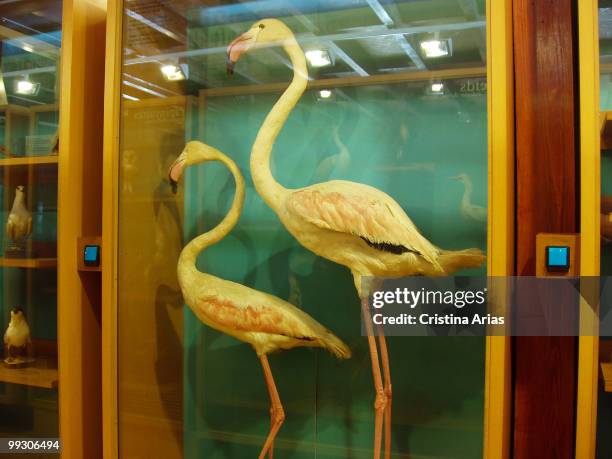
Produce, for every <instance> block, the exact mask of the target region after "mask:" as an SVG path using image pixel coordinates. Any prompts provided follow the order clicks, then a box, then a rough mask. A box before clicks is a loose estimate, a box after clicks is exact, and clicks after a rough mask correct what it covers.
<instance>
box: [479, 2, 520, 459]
mask: <svg viewBox="0 0 612 459" xmlns="http://www.w3.org/2000/svg"><path fill="white" fill-rule="evenodd" d="M487 73H488V91H487V98H488V101H487V103H488V107H487V108H488V120H489V122H488V136H489V209H488V211H489V212H488V214H489V219H488V235H489V237H488V245H487V249H488V250H487V253H488V257H487V272H488V273H489V276H511V275H513V273H514V240H515V238H514V76H513V75H514V65H513V33H512V1H511V0H487ZM485 368H486V375H485V425H484V457H485V458H491V459H498V458H499V459H505V458H507V457H509V456H510V438H511V435H510V433H511V419H510V414H511V412H512V409H511V408H512V381H511V374H512V370H511V368H512V367H511V339H510V337H509V336H489V337H487V350H486V367H485Z"/></svg>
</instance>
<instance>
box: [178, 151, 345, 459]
mask: <svg viewBox="0 0 612 459" xmlns="http://www.w3.org/2000/svg"><path fill="white" fill-rule="evenodd" d="M206 161H220V162H221V163H223V164H225V166H226V167H227V168H228V169H229V170H230V172H231V173H232V175H233V176H234V180H235V182H236V194H235V196H234V200H233V202H232V206H231V209H230V211H229V212H228V214H227V215H226V216H225V218H223V220H222V221H221V222H220V223H219V224H218V225H217V226H216V227H215V228H214V229H212V230H210V231H208V232H206V233H204V234H202V235H200V236H198V237H196V238H195V239H193V240H192V241H191V242H189V243H188V244H187V245H186V246H185V248H184V249H183V250H182V251H181V254H180V256H179V261H178V266H177V274H178V281H179V284H180V286H181V291H182V292H183V297H184V299H185V303H187V305H188V306H189V307H190V308H191V310H192V311H193V312H194V314H195V315H196V316H197V317H198V319H200V320H201V321H202V322H203V323H205V324H206V325H208V326H209V327H212V328H214V329H216V330H219V331H221V332H223V333H226V334H228V335H230V336H233V337H234V338H236V339H238V340H240V341H244V342H246V343H249V344H250V345H251V346H253V348H254V349H255V352H256V353H257V356H258V357H259V359H260V361H261V365H262V367H263V372H264V377H265V380H266V385H267V386H268V393H269V395H270V400H271V408H270V418H271V426H270V432H269V434H268V437H267V439H266V442H265V443H264V446H263V448H262V450H261V454H260V455H259V459H263V458H264V457H265V455H266V453H268V452H269V454H270V458H271V457H272V454H273V448H274V439H275V437H276V434H277V433H278V431H279V429H280V427H281V425H282V423H283V421H284V419H285V412H284V410H283V406H282V404H281V401H280V397H279V395H278V391H277V389H276V384H275V383H274V378H273V376H272V371H271V369H270V365H269V363H268V357H267V355H268V354H269V353H271V352H274V351H277V350H280V349H291V348H294V347H321V348H324V349H327V350H328V351H330V352H331V353H332V354H334V355H335V356H336V357H338V358H341V359H348V358H349V357H350V356H351V351H350V349H349V348H348V346H346V344H344V343H343V342H342V341H341V340H340V339H339V338H337V337H336V336H335V335H334V334H333V333H332V332H330V331H329V330H328V329H326V328H325V327H324V326H323V325H321V324H320V323H318V322H317V321H316V320H314V319H313V318H312V317H310V316H309V315H308V314H306V313H305V312H304V311H302V310H300V309H298V308H296V307H295V306H293V305H292V304H290V303H287V302H286V301H283V300H281V299H280V298H277V297H275V296H272V295H268V294H267V293H263V292H259V291H257V290H254V289H252V288H249V287H245V286H244V285H240V284H237V283H235V282H230V281H227V280H223V279H219V278H218V277H215V276H212V275H210V274H206V273H203V272H200V271H198V269H197V268H196V259H197V256H198V254H199V253H201V252H202V251H204V250H205V249H206V248H207V247H210V246H211V245H214V244H216V243H217V242H219V241H221V240H222V239H223V238H224V237H225V236H226V235H227V234H228V233H229V232H230V231H231V230H232V229H233V228H234V227H235V226H236V223H237V222H238V219H239V218H240V214H241V212H242V206H243V204H244V188H245V186H244V179H243V177H242V174H241V173H240V170H239V169H238V167H237V166H236V164H235V163H234V162H233V161H232V160H231V159H230V158H228V157H227V156H226V155H224V154H223V153H221V152H220V151H219V150H216V149H215V148H213V147H210V146H208V145H206V144H203V143H202V142H197V141H193V142H189V143H188V144H187V145H186V146H185V149H184V150H183V152H182V153H181V154H180V156H179V157H178V158H177V159H176V160H175V161H174V163H173V164H172V165H171V166H170V170H169V178H170V183H171V185H172V188H173V190H176V186H177V182H178V181H179V180H180V179H181V177H182V176H183V171H184V170H185V168H186V167H188V166H190V165H192V164H196V163H200V162H206Z"/></svg>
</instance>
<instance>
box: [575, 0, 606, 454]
mask: <svg viewBox="0 0 612 459" xmlns="http://www.w3.org/2000/svg"><path fill="white" fill-rule="evenodd" d="M579 14H580V21H581V35H580V43H581V49H584V50H585V53H584V58H583V59H581V62H580V71H581V118H582V119H581V123H582V125H583V126H588V128H586V129H584V133H582V134H581V138H582V139H581V142H582V152H581V155H582V158H581V163H582V165H581V168H582V170H583V171H582V172H581V195H582V196H581V206H582V207H583V209H582V218H581V221H582V223H581V226H582V235H581V238H582V243H581V246H582V247H581V250H582V251H584V252H585V254H586V256H584V255H583V256H582V258H583V259H582V262H581V265H582V269H581V274H582V275H583V276H595V275H600V276H601V279H600V283H601V284H602V286H601V288H602V291H603V295H604V296H602V301H601V302H600V303H599V304H598V306H599V308H598V309H596V310H595V320H593V319H591V317H590V314H589V313H587V314H584V313H583V314H582V317H581V321H582V326H583V328H584V327H585V326H586V327H590V326H591V322H592V323H593V324H595V325H594V327H593V328H594V329H595V332H594V333H590V334H589V335H593V336H582V337H581V338H580V361H579V363H580V365H579V387H578V390H579V393H578V397H579V398H578V413H577V416H578V421H577V426H579V427H578V432H577V443H576V444H577V456H576V457H596V458H604V457H609V456H610V454H612V442H610V435H609V432H610V429H612V396H611V391H612V340H611V339H610V336H609V333H608V332H607V331H606V330H604V328H603V327H604V324H605V322H606V321H605V320H604V318H605V317H607V315H608V314H609V312H610V306H609V304H607V303H606V302H605V301H604V300H603V298H607V296H605V292H606V290H607V289H608V285H609V283H610V276H611V275H612V258H611V257H612V250H611V249H612V245H611V244H610V241H611V239H612V188H611V187H610V185H611V184H612V181H611V180H612V161H611V157H610V151H611V150H612V142H611V140H612V124H610V123H611V122H612V78H611V75H612V67H611V63H612V60H611V59H612V50H611V48H610V44H611V40H610V38H611V37H612V22H611V18H612V3H611V2H609V1H605V0H593V1H591V2H584V5H581V9H580V10H579ZM593 63H595V65H593ZM594 114H596V115H594ZM593 215H597V216H598V217H597V218H593ZM600 320H601V324H600Z"/></svg>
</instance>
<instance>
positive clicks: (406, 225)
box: [286, 184, 438, 264]
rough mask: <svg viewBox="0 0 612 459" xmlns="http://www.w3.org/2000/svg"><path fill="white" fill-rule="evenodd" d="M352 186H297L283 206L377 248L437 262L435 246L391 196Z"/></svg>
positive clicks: (325, 226)
mask: <svg viewBox="0 0 612 459" xmlns="http://www.w3.org/2000/svg"><path fill="white" fill-rule="evenodd" d="M354 185H358V184H354ZM354 188H355V189H356V192H355V193H351V192H350V191H349V192H344V191H338V190H330V191H325V190H318V189H309V188H306V189H303V190H299V191H296V192H294V193H293V194H292V195H291V196H290V197H289V198H288V199H287V201H286V208H287V210H288V211H289V212H290V213H291V214H292V215H293V216H295V217H297V218H301V219H303V220H306V221H307V222H309V223H311V224H313V225H316V226H318V227H319V228H322V229H326V230H330V231H336V232H340V233H345V234H350V235H353V236H358V237H360V238H362V239H364V240H365V242H366V243H368V244H369V245H371V246H373V247H375V248H378V249H380V250H385V251H388V252H392V253H404V252H414V253H416V254H418V255H421V256H422V257H423V258H425V259H426V260H427V261H429V262H430V263H433V264H437V262H436V256H437V252H438V250H437V248H436V247H435V246H434V245H433V244H431V243H430V242H429V241H427V239H425V238H424V237H423V236H422V235H421V234H420V233H419V230H418V229H417V227H416V226H415V225H414V223H412V221H411V220H410V218H409V217H408V215H406V213H405V212H404V211H403V210H402V209H401V207H400V206H399V205H398V204H397V203H396V202H395V201H393V199H392V198H391V197H389V196H388V195H386V194H384V193H382V192H381V191H380V190H376V189H375V188H371V187H367V189H366V187H365V186H363V185H361V186H355V187H354ZM361 188H363V189H361Z"/></svg>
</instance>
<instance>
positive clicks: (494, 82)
mask: <svg viewBox="0 0 612 459" xmlns="http://www.w3.org/2000/svg"><path fill="white" fill-rule="evenodd" d="M486 7H487V74H488V96H487V98H488V114H489V116H488V119H489V121H488V144H489V152H488V158H489V181H488V182H489V221H488V234H489V238H488V242H487V246H488V262H487V270H488V273H489V275H491V276H510V275H512V274H513V269H514V258H513V257H514V91H513V88H514V80H513V46H512V45H513V39H512V1H511V0H487V4H486ZM122 12H123V1H122V0H109V2H108V22H107V41H106V49H107V59H106V88H105V124H104V171H103V174H104V179H103V180H104V184H103V196H104V204H103V231H102V236H103V241H104V244H103V250H102V257H103V259H104V260H105V267H104V269H103V273H102V305H103V309H102V324H103V330H102V343H103V355H102V371H103V438H104V458H105V459H115V458H117V457H118V431H117V429H118V406H117V315H116V314H117V304H116V298H117V296H116V295H117V285H116V279H117V277H116V272H117V271H116V270H117V258H116V257H117V224H118V219H117V211H118V189H119V178H118V154H119V148H118V147H119V121H120V105H121V99H120V93H121V80H120V75H121V56H122V54H121V50H122V45H121V40H122V36H121V34H122V27H123V24H122ZM481 74H483V72H482V69H467V70H464V71H459V74H458V75H457V77H468V76H478V75H481ZM446 76H447V77H449V78H452V77H453V75H446ZM387 78H388V77H387ZM396 79H397V77H396ZM408 79H414V76H410V77H408ZM381 82H382V81H381ZM326 84H327V83H326ZM341 84H343V85H351V84H354V82H352V81H350V79H346V81H344V80H343V82H342V83H341ZM282 88H283V84H279V85H275V86H274V87H272V85H270V87H269V88H265V91H264V92H267V91H275V90H281V89H282ZM243 89H244V88H236V89H235V91H239V92H240V91H242V90H243ZM223 91H224V92H227V89H224V90H223ZM208 92H210V93H211V94H206V96H209V95H210V96H214V95H219V94H216V93H215V91H214V90H211V91H208ZM255 92H261V88H258V89H255ZM203 96H204V91H203V92H202V94H201V97H203ZM486 347H487V350H486V370H485V373H486V374H485V420H484V450H483V457H485V458H491V459H498V458H500V459H504V458H507V457H509V455H510V432H511V423H510V413H511V411H512V410H511V358H510V356H511V354H510V352H511V349H510V338H509V337H503V336H501V337H497V336H496V337H487V341H486Z"/></svg>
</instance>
